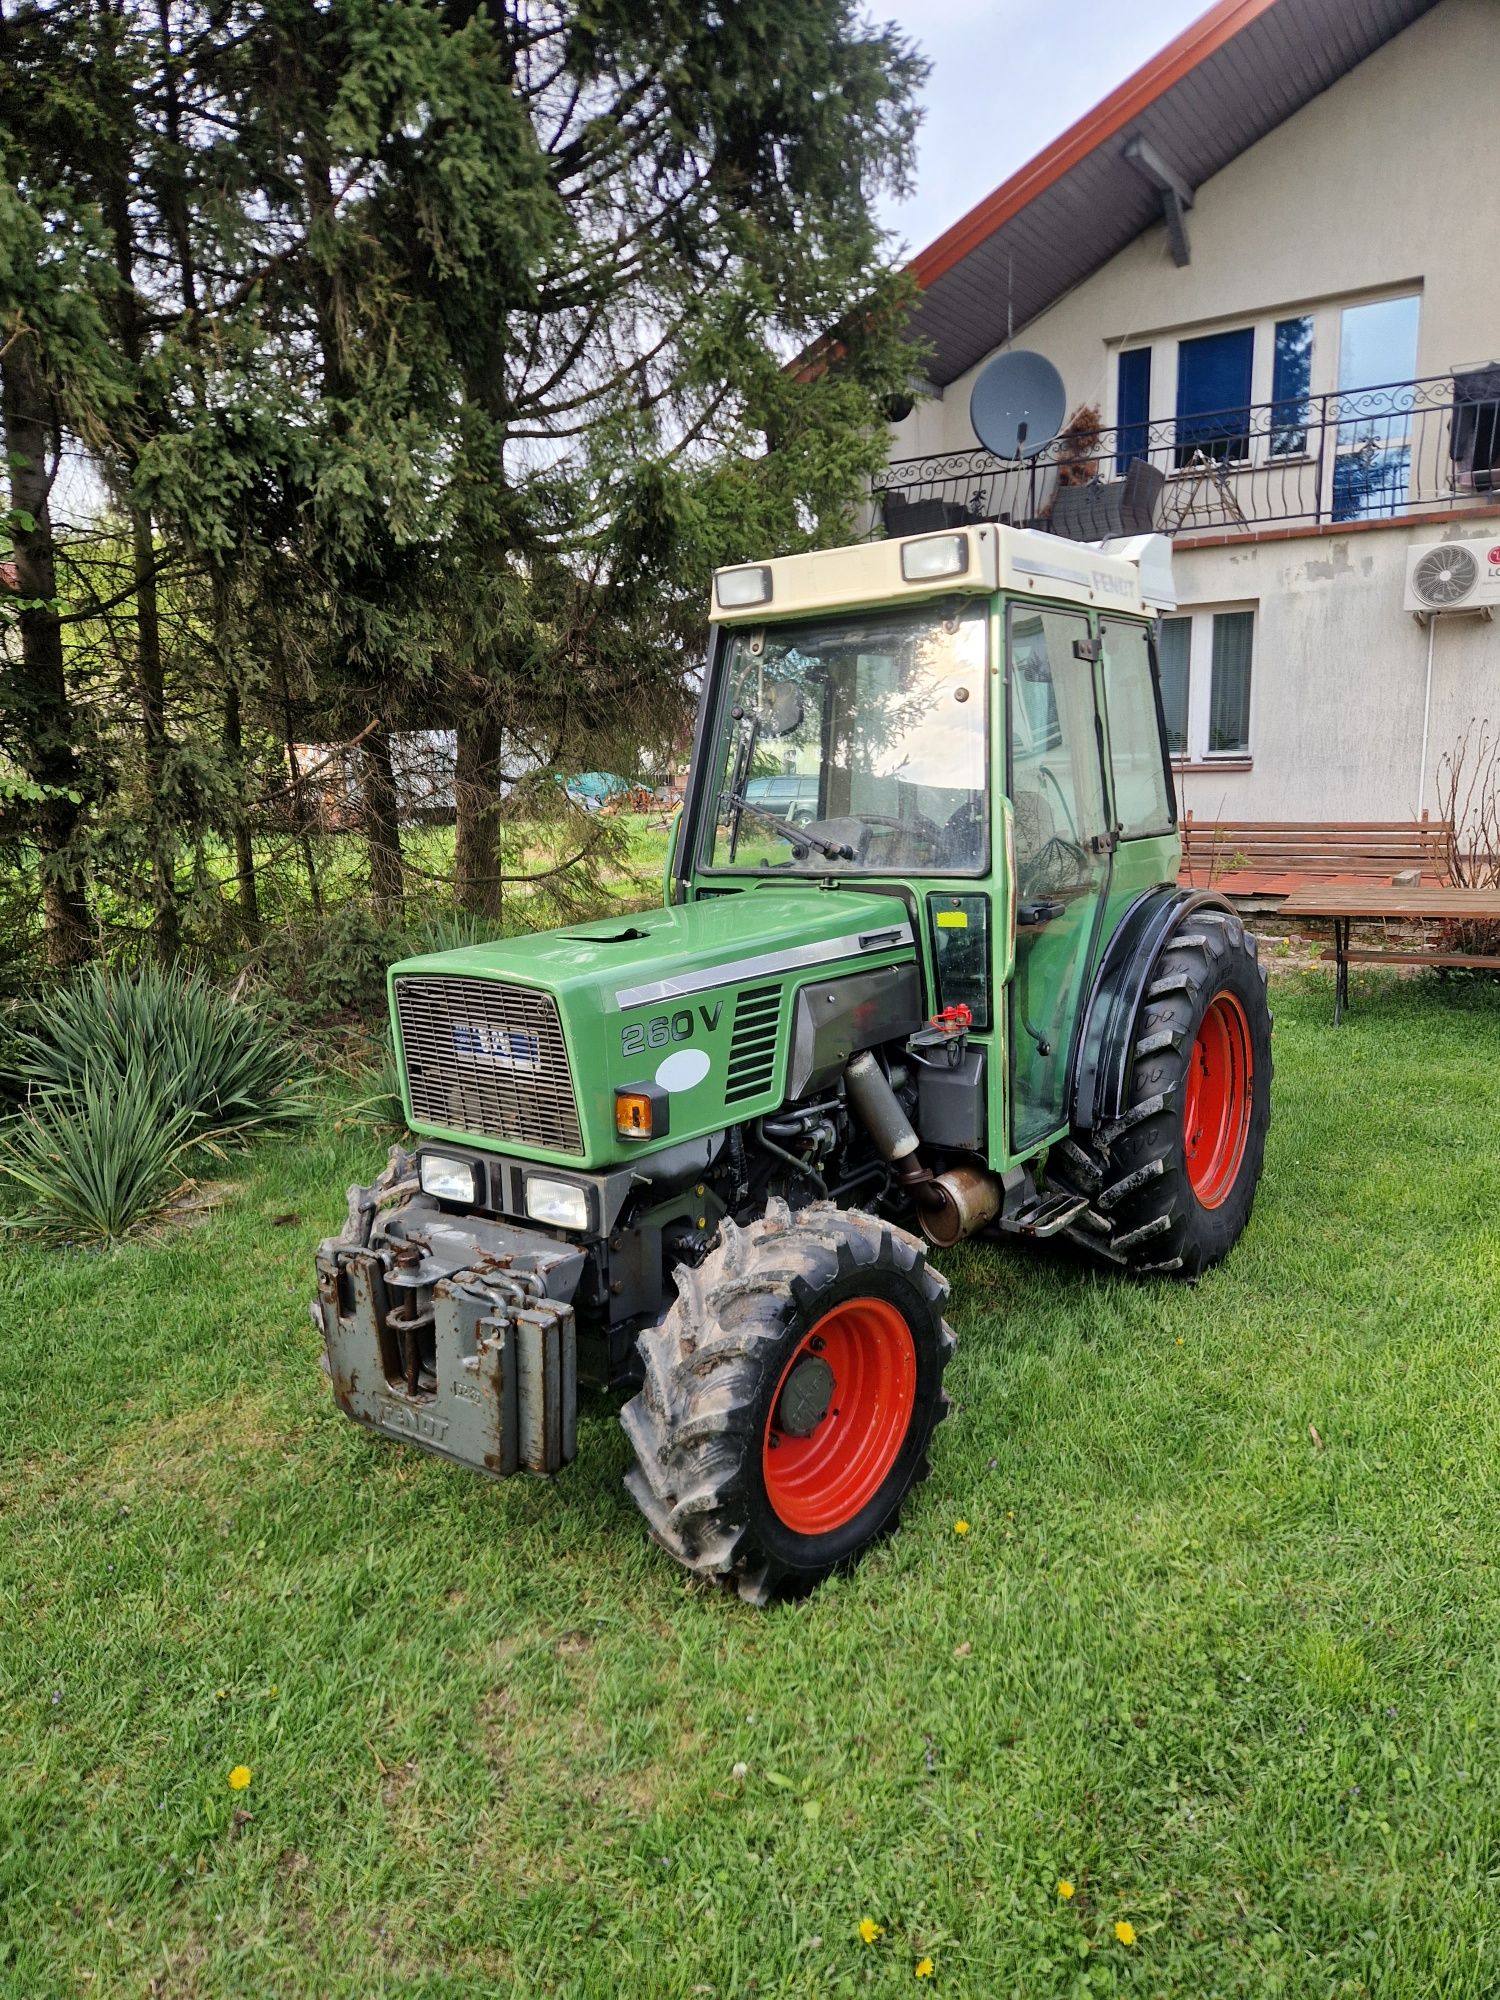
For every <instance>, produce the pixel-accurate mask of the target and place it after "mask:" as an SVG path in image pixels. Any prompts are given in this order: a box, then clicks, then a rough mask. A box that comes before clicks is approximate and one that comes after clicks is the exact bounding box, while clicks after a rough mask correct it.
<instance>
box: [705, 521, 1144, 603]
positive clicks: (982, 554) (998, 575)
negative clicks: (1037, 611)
mask: <svg viewBox="0 0 1500 2000" xmlns="http://www.w3.org/2000/svg"><path fill="white" fill-rule="evenodd" d="M940 544H945V545H947V547H946V548H940V547H939V545H940ZM908 552H911V553H908ZM939 563H946V567H943V568H941V569H938V568H937V567H936V566H937V565H938V564H939ZM917 571H921V572H925V573H923V574H915V575H914V574H912V572H917ZM756 572H759V573H761V575H762V576H763V577H764V578H765V579H766V583H765V584H763V585H761V586H759V587H760V595H758V596H757V597H756V598H755V599H754V601H753V602H747V603H739V604H735V603H730V604H727V605H726V604H725V603H724V602H723V598H724V596H725V595H734V594H737V592H738V591H739V590H742V589H747V588H751V587H755V586H754V585H753V583H752V577H753V574H754V573H756ZM725 579H731V580H735V581H731V582H730V584H729V589H728V591H727V592H726V590H725V589H724V582H725ZM741 579H742V580H743V581H742V582H740V581H737V580H741ZM997 590H1005V591H1010V592H1013V593H1014V594H1015V595H1016V596H1018V597H1026V596H1036V597H1045V598H1051V599H1053V600H1057V599H1061V600H1062V601H1063V602H1065V603H1070V604H1077V605H1080V606H1082V607H1084V608H1092V609H1097V610H1108V611H1121V612H1124V613H1126V614H1127V615H1133V616H1135V617H1138V618H1140V617H1152V616H1154V615H1155V614H1156V613H1157V612H1160V611H1167V610H1171V609H1173V608H1174V607H1175V605H1176V593H1175V591H1174V590H1173V587H1172V575H1171V545H1170V543H1168V542H1167V540H1166V538H1165V537H1164V536H1161V535H1137V536H1134V537H1131V538H1129V539H1121V540H1117V541H1115V542H1113V543H1109V544H1094V543H1090V542H1074V541H1067V540H1065V539H1064V538H1063V537H1062V536H1061V535H1048V534H1043V533H1041V532H1039V531H1038V530H1036V529H1032V528H1009V527H1004V526H1001V525H999V524H998V523H995V522H992V521H989V522H982V523H978V524H976V525H974V526H972V527H964V528H950V529H946V530H944V532H943V533H941V534H936V535H908V536H904V537H900V538H896V539H892V540H889V541H878V542H857V543H855V544H853V545H852V546H850V547H848V548H841V549H814V550H813V551H812V552H811V553H809V554H807V555H800V556H773V557H772V558H771V560H770V561H769V562H765V563H738V564H735V565H734V566H733V567H732V568H729V569H721V570H716V571H715V573H714V590H713V596H712V601H711V604H710V608H709V617H710V618H711V619H712V620H713V621H714V623H716V624H724V625H764V624H766V623H767V622H768V621H769V620H772V619H778V618H787V617H792V616H795V615H797V614H800V613H805V612H810V611H832V610H838V609H841V608H844V607H854V606H857V605H865V604H890V603H897V602H900V601H902V600H904V599H920V598H923V597H933V596H943V597H950V596H952V595H953V593H954V592H955V591H972V592H975V593H982V594H990V593H993V592H995V591H997Z"/></svg>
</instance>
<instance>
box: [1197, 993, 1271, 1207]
mask: <svg viewBox="0 0 1500 2000" xmlns="http://www.w3.org/2000/svg"><path fill="white" fill-rule="evenodd" d="M1254 1076H1255V1069H1254V1062H1253V1059H1252V1057H1251V1053H1250V1023H1249V1021H1248V1020H1247V1019H1246V1016H1245V1010H1244V1008H1243V1007H1242V1006H1241V1005H1240V1003H1239V1001H1238V1000H1236V998H1235V997H1234V995H1233V994H1232V993H1218V994H1215V996H1214V998H1213V1001H1212V1002H1211V1004H1210V1006H1209V1009H1208V1012H1207V1013H1206V1014H1205V1015H1204V1016H1203V1019H1202V1021H1201V1023H1200V1024H1199V1028H1198V1036H1197V1040H1196V1041H1195V1042H1194V1043H1193V1048H1192V1054H1191V1056H1190V1057H1189V1059H1188V1073H1187V1090H1186V1096H1185V1099H1184V1104H1183V1116H1182V1143H1183V1152H1184V1155H1185V1157H1186V1161H1187V1176H1188V1181H1189V1183H1190V1184H1191V1186H1192V1190H1193V1193H1194V1194H1195V1195H1196V1196H1197V1197H1198V1200H1199V1202H1200V1204H1201V1205H1202V1206H1203V1207H1204V1208H1218V1207H1219V1206H1220V1205H1221V1204H1222V1203H1223V1202H1225V1201H1226V1200H1227V1199H1228V1197H1229V1191H1230V1189H1231V1188H1232V1187H1233V1186H1234V1184H1235V1181H1236V1179H1237V1178H1238V1175H1239V1171H1240V1162H1241V1161H1242V1160H1243V1159H1244V1157H1245V1142H1246V1140H1247V1139H1248V1138H1249V1136H1250V1109H1251V1104H1252V1102H1253V1093H1252V1091H1251V1084H1252V1082H1253V1081H1254Z"/></svg>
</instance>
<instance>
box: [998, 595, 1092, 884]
mask: <svg viewBox="0 0 1500 2000" xmlns="http://www.w3.org/2000/svg"><path fill="white" fill-rule="evenodd" d="M1088 631H1089V628H1088V620H1087V619H1086V618H1083V617H1082V616H1080V615H1079V614H1078V613H1077V612H1074V611H1050V610H1036V611H1033V610H1032V609H1031V607H1030V606H1028V605H1021V604H1016V605H1012V606H1011V610H1010V689H1009V693H1010V796H1011V803H1012V805H1013V807H1014V808H1015V831H1016V881H1017V886H1018V888H1019V891H1020V894H1021V897H1022V899H1023V900H1026V899H1029V898H1031V897H1033V896H1058V895H1065V894H1069V893H1074V892H1076V891H1078V890H1079V889H1080V888H1082V887H1086V886H1088V885H1090V884H1091V883H1092V881H1093V874H1094V868H1093V858H1092V857H1093V852H1094V848H1093V845H1092V843H1094V842H1096V841H1097V840H1098V838H1099V837H1100V836H1102V835H1103V834H1104V833H1105V831H1106V830H1107V826H1108V818H1107V814H1106V810H1105V804H1104V774H1103V772H1102V771H1101V770H1100V768H1099V740H1098V736H1097V733H1096V727H1095V710H1094V679H1093V671H1092V669H1091V668H1090V667H1089V666H1088V665H1087V664H1086V663H1085V662H1084V661H1081V660H1079V659H1078V658H1077V657H1076V655H1075V654H1074V652H1073V647H1074V644H1075V642H1076V641H1078V640H1080V639H1087V638H1088Z"/></svg>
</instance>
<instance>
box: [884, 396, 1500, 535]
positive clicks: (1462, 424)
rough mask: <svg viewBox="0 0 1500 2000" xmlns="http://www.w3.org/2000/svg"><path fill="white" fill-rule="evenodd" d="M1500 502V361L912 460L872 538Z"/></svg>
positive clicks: (1202, 524) (1365, 513)
mask: <svg viewBox="0 0 1500 2000" xmlns="http://www.w3.org/2000/svg"><path fill="white" fill-rule="evenodd" d="M1497 493H1500V364H1491V365H1489V366H1486V367H1479V368H1473V369H1468V370H1463V369H1460V370H1458V371H1456V372H1455V373H1454V374H1451V375H1434V376H1429V377H1427V378H1425V379H1424V380H1421V381H1414V382H1395V383H1387V384H1385V385H1383V386H1381V387H1379V388H1372V389H1352V390H1350V389H1344V390H1339V391H1337V392H1336V393H1332V394H1327V395H1319V396H1314V395H1308V396H1301V397H1297V398H1294V399H1291V400H1285V399H1284V400H1282V401H1279V402H1275V403H1255V404H1251V405H1249V406H1247V407H1246V408H1243V409H1238V410H1218V411H1213V412H1209V413H1204V414H1201V415H1197V416H1193V417H1179V418H1175V419H1172V420H1170V421H1167V422H1159V423H1152V424H1133V425H1125V426H1122V427H1120V428H1118V429H1115V430H1097V431H1089V432H1087V433H1079V432H1078V431H1071V432H1064V433H1063V434H1062V435H1061V436H1059V437H1057V438H1054V439H1053V441H1052V443H1051V444H1050V445H1048V446H1047V447H1046V449H1045V450H1043V451H1041V452H1039V453H1038V454H1037V456H1036V457H1035V458H1032V459H1026V460H1021V461H1014V462H1007V461H1005V460H1003V459H998V458H995V457H993V456H992V455H991V454H990V453H989V452H986V451H956V452H948V453H943V454H938V455H934V456H932V457H928V458H915V459H902V460H898V461H895V462H893V463H892V464H890V465H888V466H886V467H885V469H884V471H883V472H881V473H880V474H879V475H878V476H877V478H876V479H875V482H874V493H873V496H872V498H873V502H874V514H873V520H872V525H871V532H872V534H875V535H880V534H922V533H928V532H931V531H934V530H937V529H941V528H944V527H957V526H959V525H961V524H963V523H964V522H968V521H1003V522H1008V523H1011V524H1013V525H1015V526H1018V527H1037V528H1047V529H1050V530H1051V532H1052V533H1054V534H1060V535H1066V536H1068V537H1070V538H1071V539H1073V540H1076V541H1094V540H1098V539H1100V538H1101V537H1103V536H1105V535H1114V534H1143V533H1146V532H1148V531H1151V530H1155V531H1156V532H1158V533H1162V534H1168V535H1174V536H1188V537H1191V536H1193V535H1207V534H1239V533H1246V532H1250V531H1253V530H1255V529H1257V528H1262V527H1269V526H1273V525H1287V526H1290V525H1293V524H1295V523H1298V522H1303V523H1307V524H1309V525H1317V524H1319V523H1324V522H1332V523H1338V522H1347V521H1369V520H1399V519H1401V518H1402V517H1403V516H1405V515H1408V514H1414V513H1425V512H1431V511H1435V510H1442V509H1446V508H1452V509H1454V510H1455V511H1459V510H1462V509H1463V508H1465V507H1466V506H1473V505H1474V504H1476V503H1484V502H1493V501H1494V499H1495V496H1496V494H1497Z"/></svg>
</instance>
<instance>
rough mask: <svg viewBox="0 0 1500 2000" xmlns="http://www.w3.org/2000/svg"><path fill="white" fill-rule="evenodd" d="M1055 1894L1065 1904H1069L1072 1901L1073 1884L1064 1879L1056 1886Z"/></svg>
mask: <svg viewBox="0 0 1500 2000" xmlns="http://www.w3.org/2000/svg"><path fill="white" fill-rule="evenodd" d="M1057 1893H1058V1895H1059V1896H1061V1897H1062V1899H1063V1901H1064V1902H1065V1903H1071V1902H1072V1900H1073V1884H1072V1883H1071V1882H1070V1881H1068V1880H1067V1878H1066V1877H1064V1878H1063V1880H1062V1881H1061V1882H1059V1883H1058V1885H1057Z"/></svg>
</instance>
